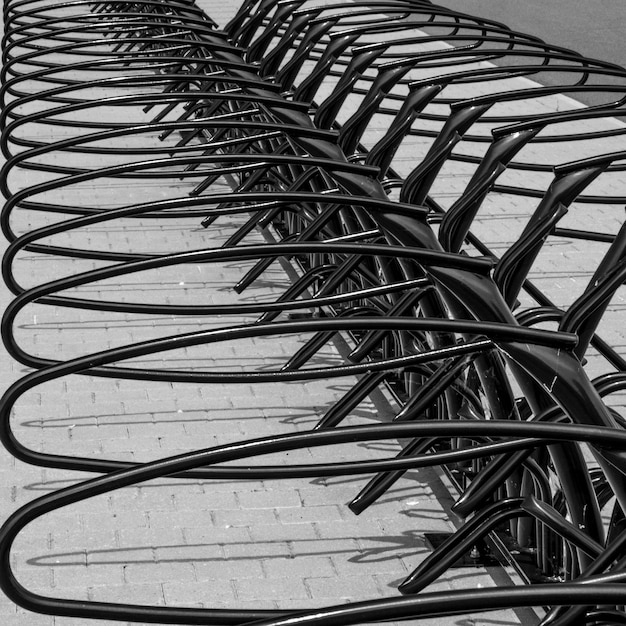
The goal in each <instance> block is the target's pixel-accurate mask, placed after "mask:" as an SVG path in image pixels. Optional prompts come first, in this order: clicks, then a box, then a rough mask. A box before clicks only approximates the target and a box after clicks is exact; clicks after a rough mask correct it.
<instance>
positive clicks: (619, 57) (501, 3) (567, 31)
mask: <svg viewBox="0 0 626 626" xmlns="http://www.w3.org/2000/svg"><path fill="white" fill-rule="evenodd" d="M436 2H437V3H438V4H440V5H442V6H446V7H450V8H452V9H455V10H457V11H461V12H464V13H469V14H471V15H478V16H481V17H487V18H489V19H492V20H495V21H498V22H502V23H504V24H506V25H507V26H509V27H511V28H512V29H514V30H518V31H522V32H525V33H529V34H531V35H535V36H536V37H540V38H541V39H543V40H544V41H546V42H548V43H551V44H555V45H558V46H563V47H566V48H570V49H572V50H576V51H577V52H580V53H582V54H584V55H585V56H587V57H592V58H595V59H601V60H602V61H608V62H610V63H617V64H618V65H621V66H622V67H626V0H586V1H584V2H583V1H582V0H436ZM607 82H615V81H607ZM620 82H622V84H623V81H620Z"/></svg>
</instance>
